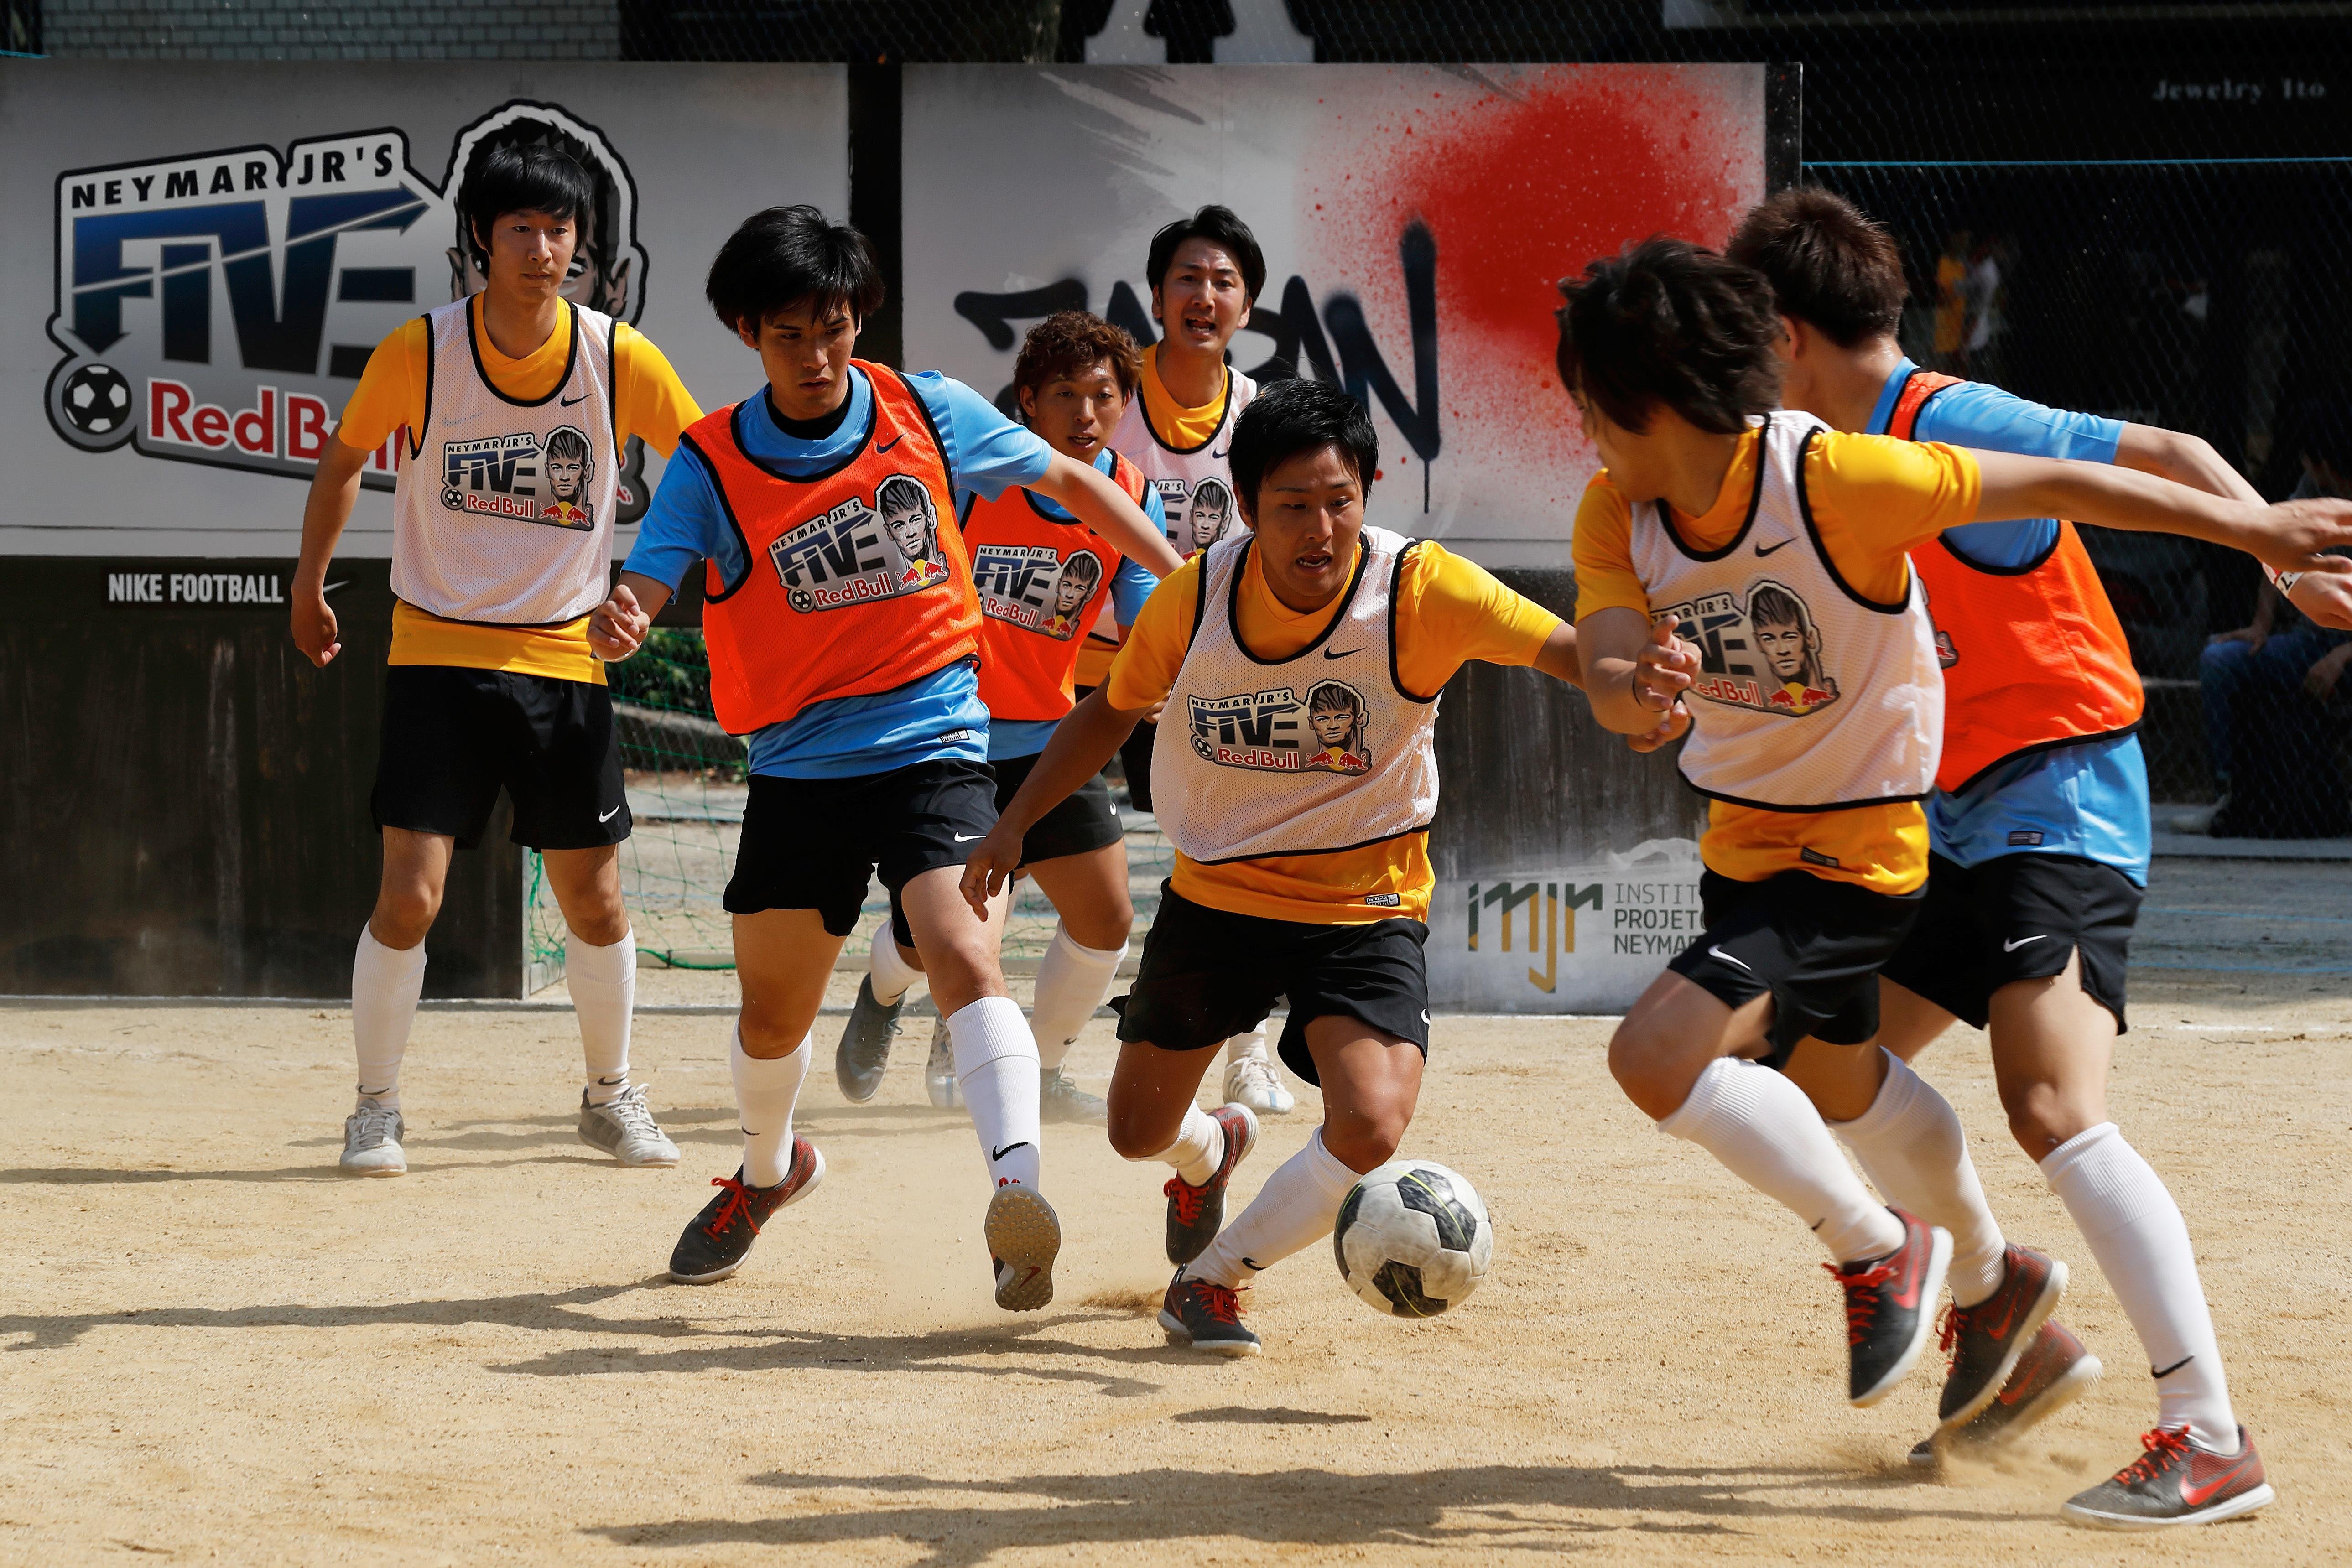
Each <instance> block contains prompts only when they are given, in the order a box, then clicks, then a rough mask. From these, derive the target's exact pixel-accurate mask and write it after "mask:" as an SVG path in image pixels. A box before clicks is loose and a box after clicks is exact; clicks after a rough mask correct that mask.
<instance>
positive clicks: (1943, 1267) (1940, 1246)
mask: <svg viewBox="0 0 2352 1568" xmlns="http://www.w3.org/2000/svg"><path fill="white" fill-rule="evenodd" d="M1927 1235H1928V1241H1927V1269H1926V1270H1924V1271H1923V1272H1922V1273H1921V1275H1920V1279H1919V1323H1918V1327H1917V1328H1916V1329H1915V1330H1913V1331H1912V1334H1911V1343H1910V1345H1909V1347H1908V1348H1906V1350H1905V1351H1904V1353H1903V1355H1902V1359H1900V1360H1899V1361H1897V1362H1896V1363H1895V1364H1894V1365H1893V1366H1891V1367H1888V1368H1887V1369H1886V1375H1885V1376H1884V1377H1881V1378H1880V1379H1879V1380H1878V1382H1877V1384H1876V1385H1874V1386H1873V1387H1870V1388H1867V1389H1864V1391H1863V1392H1862V1393H1860V1394H1858V1395H1856V1396H1853V1397H1852V1398H1851V1399H1849V1400H1848V1401H1847V1403H1848V1404H1850V1405H1852V1406H1853V1407H1854V1408H1855V1409H1857V1410H1867V1409H1869V1408H1870V1407H1871V1406H1874V1405H1875V1404H1877V1403H1878V1402H1879V1401H1880V1400H1882V1399H1884V1398H1885V1397H1886V1396H1888V1395H1890V1394H1892V1393H1894V1392H1895V1390H1896V1389H1897V1388H1900V1387H1902V1386H1903V1380H1904V1379H1905V1378H1906V1377H1908V1376H1910V1375H1911V1372H1912V1369H1913V1368H1914V1367H1916V1366H1917V1365H1918V1364H1919V1357H1920V1356H1921V1355H1922V1354H1925V1353H1926V1351H1927V1341H1928V1340H1929V1339H1930V1338H1931V1337H1932V1336H1933V1335H1934V1334H1935V1332H1936V1312H1935V1302H1936V1301H1937V1299H1938V1298H1939V1297H1941V1296H1942V1295H1943V1293H1944V1276H1945V1275H1946V1274H1948V1273H1949V1272H1950V1271H1951V1267H1952V1235H1951V1232H1950V1231H1948V1230H1946V1229H1944V1228H1942V1227H1941V1226H1937V1227H1936V1228H1933V1229H1931V1230H1929V1232H1928V1233H1927Z"/></svg>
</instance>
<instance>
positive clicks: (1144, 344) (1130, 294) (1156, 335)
mask: <svg viewBox="0 0 2352 1568" xmlns="http://www.w3.org/2000/svg"><path fill="white" fill-rule="evenodd" d="M1103 319H1104V320H1106V321H1108V322H1109V323H1110V324H1111V325H1112V326H1114V327H1119V328H1123V329H1126V332H1127V335H1128V336H1129V337H1130V338H1132V339H1134V340H1135V346H1136V347H1137V348H1139V349H1148V348H1150V347H1151V345H1152V344H1154V343H1156V342H1158V341H1160V330H1159V329H1158V328H1156V327H1154V326H1153V325H1152V324H1151V312H1150V311H1149V310H1147V309H1145V308H1143V301H1142V300H1140V299H1139V298H1136V295H1135V290H1134V289H1132V288H1129V287H1128V286H1127V279H1126V278H1124V277H1122V278H1120V279H1119V280H1118V282H1117V283H1114V284H1112V285H1111V286H1110V303H1109V304H1108V305H1106V306H1104V307H1103Z"/></svg>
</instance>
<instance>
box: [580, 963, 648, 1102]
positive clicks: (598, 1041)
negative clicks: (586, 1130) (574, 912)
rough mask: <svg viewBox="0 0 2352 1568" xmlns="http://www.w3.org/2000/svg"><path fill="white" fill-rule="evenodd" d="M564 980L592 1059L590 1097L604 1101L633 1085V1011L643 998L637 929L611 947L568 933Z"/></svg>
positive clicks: (585, 1049)
mask: <svg viewBox="0 0 2352 1568" xmlns="http://www.w3.org/2000/svg"><path fill="white" fill-rule="evenodd" d="M563 983H564V984H565V986H566V987H568V988H570V989H571V992H572V1012H573V1013H575V1014H577V1015H578V1017H579V1019H580V1049H581V1052H582V1054H583V1055H584V1056H585V1057H586V1058H587V1061H588V1103H590V1104H591V1105H602V1104H604V1103H607V1102H608V1101H610V1100H611V1099H612V1098H613V1097H614V1095H616V1094H618V1093H620V1092H621V1091H622V1090H624V1089H626V1088H627V1087H628V1086H629V1015H630V1012H631V1010H632V1009H635V1006H636V1004H637V934H636V933H635V932H634V931H631V932H628V933H626V934H625V935H624V936H622V938H621V939H620V940H619V941H618V942H615V943H614V944H613V945H612V946H607V947H599V946H594V945H593V943H588V942H583V941H582V940H581V939H580V938H579V937H578V936H574V935H573V934H572V933H571V932H569V931H566V932H565V933H564V934H563Z"/></svg>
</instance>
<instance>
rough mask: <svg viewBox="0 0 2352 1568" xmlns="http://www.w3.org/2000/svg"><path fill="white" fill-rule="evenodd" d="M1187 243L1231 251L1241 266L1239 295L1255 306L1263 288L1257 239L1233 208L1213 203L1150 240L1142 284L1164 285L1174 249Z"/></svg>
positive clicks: (1262, 263) (1262, 258)
mask: <svg viewBox="0 0 2352 1568" xmlns="http://www.w3.org/2000/svg"><path fill="white" fill-rule="evenodd" d="M1188 239H1204V240H1208V241H1210V242H1212V243H1213V244H1215V245H1219V246H1223V247H1224V248H1225V249H1226V250H1228V251H1231V252H1232V253H1233V257H1234V261H1236V262H1237V263H1239V264H1240V266H1241V269H1242V291H1243V292H1244V294H1246V295H1248V296H1249V298H1250V302H1251V303H1253V304H1255V303H1256V301H1257V296H1258V291H1259V290H1260V289H1262V288H1264V287H1265V252H1264V251H1262V250H1260V249H1258V247H1257V235H1254V234H1252V233H1250V226H1249V225H1247V224H1245V223H1244V222H1242V220H1241V218H1240V217H1239V216H1238V215H1237V214H1235V213H1234V210H1233V208H1231V207H1221V206H1218V205H1216V204H1213V203H1212V204H1210V205H1208V206H1205V207H1202V209H1201V210H1200V211H1199V212H1197V213H1194V214H1192V216H1191V217H1189V218H1178V219H1177V220H1176V221H1175V222H1174V223H1172V224H1170V225H1168V226H1167V227H1165V228H1163V229H1161V230H1160V232H1159V233H1158V234H1156V235H1152V236H1151V250H1150V255H1148V256H1146V257H1145V258H1144V262H1143V280H1144V282H1146V283H1148V284H1150V286H1151V287H1154V288H1157V287H1160V285H1161V284H1162V283H1165V282H1166V281H1167V280H1168V269H1169V267H1171V266H1173V265H1174V264H1175V261H1176V247H1177V246H1180V245H1182V244H1183V243H1184V242H1185V241H1186V240H1188Z"/></svg>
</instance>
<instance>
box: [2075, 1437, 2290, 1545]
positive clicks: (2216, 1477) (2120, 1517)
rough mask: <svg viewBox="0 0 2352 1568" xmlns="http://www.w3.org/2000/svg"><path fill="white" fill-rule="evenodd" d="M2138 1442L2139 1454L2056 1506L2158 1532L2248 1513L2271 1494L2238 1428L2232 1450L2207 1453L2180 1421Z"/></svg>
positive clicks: (2112, 1526) (2105, 1524)
mask: <svg viewBox="0 0 2352 1568" xmlns="http://www.w3.org/2000/svg"><path fill="white" fill-rule="evenodd" d="M2139 1442H2140V1447H2141V1448H2145V1449H2147V1452H2146V1453H2144V1454H2142V1455H2140V1457H2139V1458H2137V1459H2134V1460H2133V1461H2132V1462H2131V1463H2130V1464H2128V1465H2126V1466H2125V1467H2124V1468H2123V1469H2120V1470H2117V1471H2116V1473H2115V1474H2114V1475H2112V1476H2110V1477H2108V1478H2107V1479H2105V1480H2103V1481H2101V1482H2100V1483H2099V1484H2098V1485H2097V1486H2095V1487H2093V1488H2091V1489H2090V1490H2088V1491H2079V1492H2076V1493H2075V1494H2074V1496H2073V1497H2072V1498H2069V1499H2068V1500H2067V1501H2066V1506H2065V1508H2064V1509H2063V1510H2062V1512H2063V1513H2064V1514H2065V1516H2066V1517H2067V1518H2068V1519H2070V1520H2072V1521H2074V1522H2075V1523H2076V1524H2088V1525H2095V1526H2097V1527H2098V1528H2100V1529H2103V1530H2163V1529H2166V1528H2168V1526H2171V1525H2176V1524H2211V1523H2212V1522H2214V1521H2216V1520H2222V1519H2231V1518H2235V1517H2236V1516H2237V1515H2239V1514H2242V1513H2252V1511H2254V1510H2256V1509H2258V1508H2261V1507H2263V1505H2264V1504H2266V1503H2268V1502H2269V1501H2270V1500H2272V1499H2273V1497H2275V1496H2276V1495H2277V1494H2276V1493H2275V1492H2273V1491H2272V1490H2271V1489H2270V1484H2269V1483H2268V1482H2267V1481H2265V1480H2263V1457H2262V1456H2261V1455H2260V1454H2258V1453H2256V1452H2254V1438H2253V1434H2252V1433H2250V1432H2248V1431H2247V1430H2246V1429H2245V1428H2244V1427H2239V1428H2238V1451H2237V1452H2236V1453H2234V1454H2217V1453H2215V1452H2214V1451H2213V1450H2212V1449H2210V1448H2206V1447H2205V1446H2204V1445H2203V1444H2201V1443H2200V1442H2198V1441H2197V1439H2196V1438H2194V1437H2190V1436H2189V1428H2188V1427H2158V1428H2157V1429H2156V1430H2155V1431H2153V1432H2150V1433H2148V1434H2147V1435H2146V1436H2144V1437H2141V1438H2140V1440H2139Z"/></svg>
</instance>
